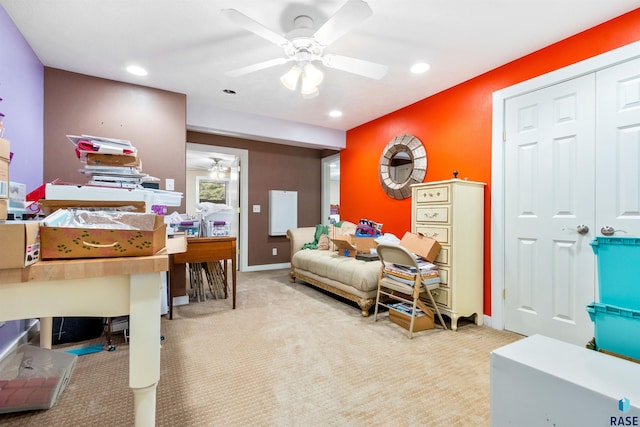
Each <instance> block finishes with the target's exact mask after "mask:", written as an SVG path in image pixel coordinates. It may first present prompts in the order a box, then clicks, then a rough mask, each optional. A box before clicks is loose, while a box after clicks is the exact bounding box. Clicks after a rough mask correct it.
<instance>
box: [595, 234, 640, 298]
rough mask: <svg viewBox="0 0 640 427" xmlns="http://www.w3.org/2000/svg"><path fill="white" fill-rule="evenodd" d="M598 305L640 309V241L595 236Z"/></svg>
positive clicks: (637, 239)
mask: <svg viewBox="0 0 640 427" xmlns="http://www.w3.org/2000/svg"><path fill="white" fill-rule="evenodd" d="M590 244H591V248H592V249H593V252H594V253H595V254H596V258H597V266H598V292H599V294H600V298H599V302H601V303H603V304H610V305H615V306H618V307H626V308H630V309H633V310H640V238H636V237H596V238H595V240H593V241H592V242H591V243H590Z"/></svg>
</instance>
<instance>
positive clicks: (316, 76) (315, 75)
mask: <svg viewBox="0 0 640 427" xmlns="http://www.w3.org/2000/svg"><path fill="white" fill-rule="evenodd" d="M323 79H324V74H323V73H322V71H320V70H319V69H317V68H316V67H315V66H314V65H313V64H312V63H310V62H308V63H306V64H305V66H304V75H303V77H302V83H303V86H304V85H305V84H309V85H312V86H318V85H319V84H320V83H322V80H323Z"/></svg>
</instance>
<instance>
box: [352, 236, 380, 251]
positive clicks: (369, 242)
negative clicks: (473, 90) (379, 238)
mask: <svg viewBox="0 0 640 427" xmlns="http://www.w3.org/2000/svg"><path fill="white" fill-rule="evenodd" d="M353 243H354V245H355V247H356V252H357V253H358V254H359V255H360V254H370V253H371V249H374V248H375V247H376V246H378V243H377V242H376V239H375V238H374V237H354V238H353Z"/></svg>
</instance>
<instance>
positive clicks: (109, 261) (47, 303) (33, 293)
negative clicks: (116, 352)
mask: <svg viewBox="0 0 640 427" xmlns="http://www.w3.org/2000/svg"><path fill="white" fill-rule="evenodd" d="M167 269H168V256H167V255H166V254H162V255H154V256H147V257H122V258H95V259H78V260H64V261H41V262H38V263H36V264H33V265H31V266H29V267H26V268H17V269H7V270H0V321H6V320H18V319H31V318H40V346H41V347H45V348H51V341H52V334H51V329H52V326H53V322H52V317H63V316H95V317H115V316H123V315H129V328H130V337H131V339H130V342H129V387H130V388H131V389H132V390H133V396H134V410H135V425H136V426H154V425H155V416H156V387H157V384H158V380H159V379H160V304H161V289H162V274H163V273H162V272H164V271H167Z"/></svg>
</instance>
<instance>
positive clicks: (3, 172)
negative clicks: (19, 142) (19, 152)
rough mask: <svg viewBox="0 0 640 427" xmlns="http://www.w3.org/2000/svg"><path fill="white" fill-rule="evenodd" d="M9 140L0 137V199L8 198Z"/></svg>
mask: <svg viewBox="0 0 640 427" xmlns="http://www.w3.org/2000/svg"><path fill="white" fill-rule="evenodd" d="M10 156H11V153H10V149H9V141H8V140H6V139H4V138H0V199H8V198H9V158H10Z"/></svg>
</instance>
